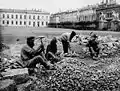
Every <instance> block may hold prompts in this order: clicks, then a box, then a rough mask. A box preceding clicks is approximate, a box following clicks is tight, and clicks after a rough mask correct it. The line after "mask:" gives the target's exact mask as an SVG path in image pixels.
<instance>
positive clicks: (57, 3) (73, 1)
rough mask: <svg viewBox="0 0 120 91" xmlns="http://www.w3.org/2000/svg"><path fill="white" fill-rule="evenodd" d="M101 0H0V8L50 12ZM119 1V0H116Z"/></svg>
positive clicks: (79, 6)
mask: <svg viewBox="0 0 120 91" xmlns="http://www.w3.org/2000/svg"><path fill="white" fill-rule="evenodd" d="M101 1H102V0H0V8H7V9H9V8H11V9H43V10H45V11H47V12H50V13H56V12H59V11H65V10H69V9H77V8H82V7H85V6H87V5H93V4H96V3H100V2H101ZM116 1H117V3H120V0H116Z"/></svg>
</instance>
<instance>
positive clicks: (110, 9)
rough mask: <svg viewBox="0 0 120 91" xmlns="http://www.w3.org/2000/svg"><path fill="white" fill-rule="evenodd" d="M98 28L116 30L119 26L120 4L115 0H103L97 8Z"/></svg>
mask: <svg viewBox="0 0 120 91" xmlns="http://www.w3.org/2000/svg"><path fill="white" fill-rule="evenodd" d="M97 20H98V21H99V29H106V30H113V31H114V30H118V29H119V28H120V5H119V4H117V3H116V1H115V0H105V1H103V2H102V3H101V4H100V5H99V8H98V9H97Z"/></svg>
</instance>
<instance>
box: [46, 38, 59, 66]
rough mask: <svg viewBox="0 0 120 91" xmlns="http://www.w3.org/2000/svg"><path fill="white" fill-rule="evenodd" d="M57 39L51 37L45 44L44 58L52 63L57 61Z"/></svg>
mask: <svg viewBox="0 0 120 91" xmlns="http://www.w3.org/2000/svg"><path fill="white" fill-rule="evenodd" d="M56 43H57V39H56V37H53V39H52V40H51V41H50V43H49V44H48V45H47V49H46V58H47V60H50V61H51V63H52V64H54V63H56V62H58V61H59V57H58V55H57V54H58V53H57V44H56Z"/></svg>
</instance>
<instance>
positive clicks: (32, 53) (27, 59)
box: [21, 36, 51, 69]
mask: <svg viewBox="0 0 120 91" xmlns="http://www.w3.org/2000/svg"><path fill="white" fill-rule="evenodd" d="M34 40H35V37H34V36H30V37H28V38H27V43H26V45H25V46H23V48H22V49H21V59H22V61H23V64H24V66H25V67H27V68H35V67H36V64H38V63H40V64H41V65H43V66H44V67H45V68H46V69H51V66H50V65H48V64H47V63H46V61H45V60H44V58H43V57H42V56H41V55H40V54H41V53H42V51H43V50H44V45H40V46H39V47H38V48H37V49H36V50H35V49H34V48H33V47H34Z"/></svg>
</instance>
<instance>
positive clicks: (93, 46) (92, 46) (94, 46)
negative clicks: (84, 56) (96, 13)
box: [87, 34, 100, 59]
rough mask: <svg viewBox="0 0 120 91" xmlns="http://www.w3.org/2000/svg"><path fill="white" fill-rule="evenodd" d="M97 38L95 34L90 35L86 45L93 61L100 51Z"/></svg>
mask: <svg viewBox="0 0 120 91" xmlns="http://www.w3.org/2000/svg"><path fill="white" fill-rule="evenodd" d="M97 38H98V36H97V35H96V34H92V35H91V37H90V39H89V40H88V43H87V47H89V51H90V55H91V57H92V58H93V59H96V57H98V55H99V51H100V48H99V46H98V45H99V42H98V41H97Z"/></svg>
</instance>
